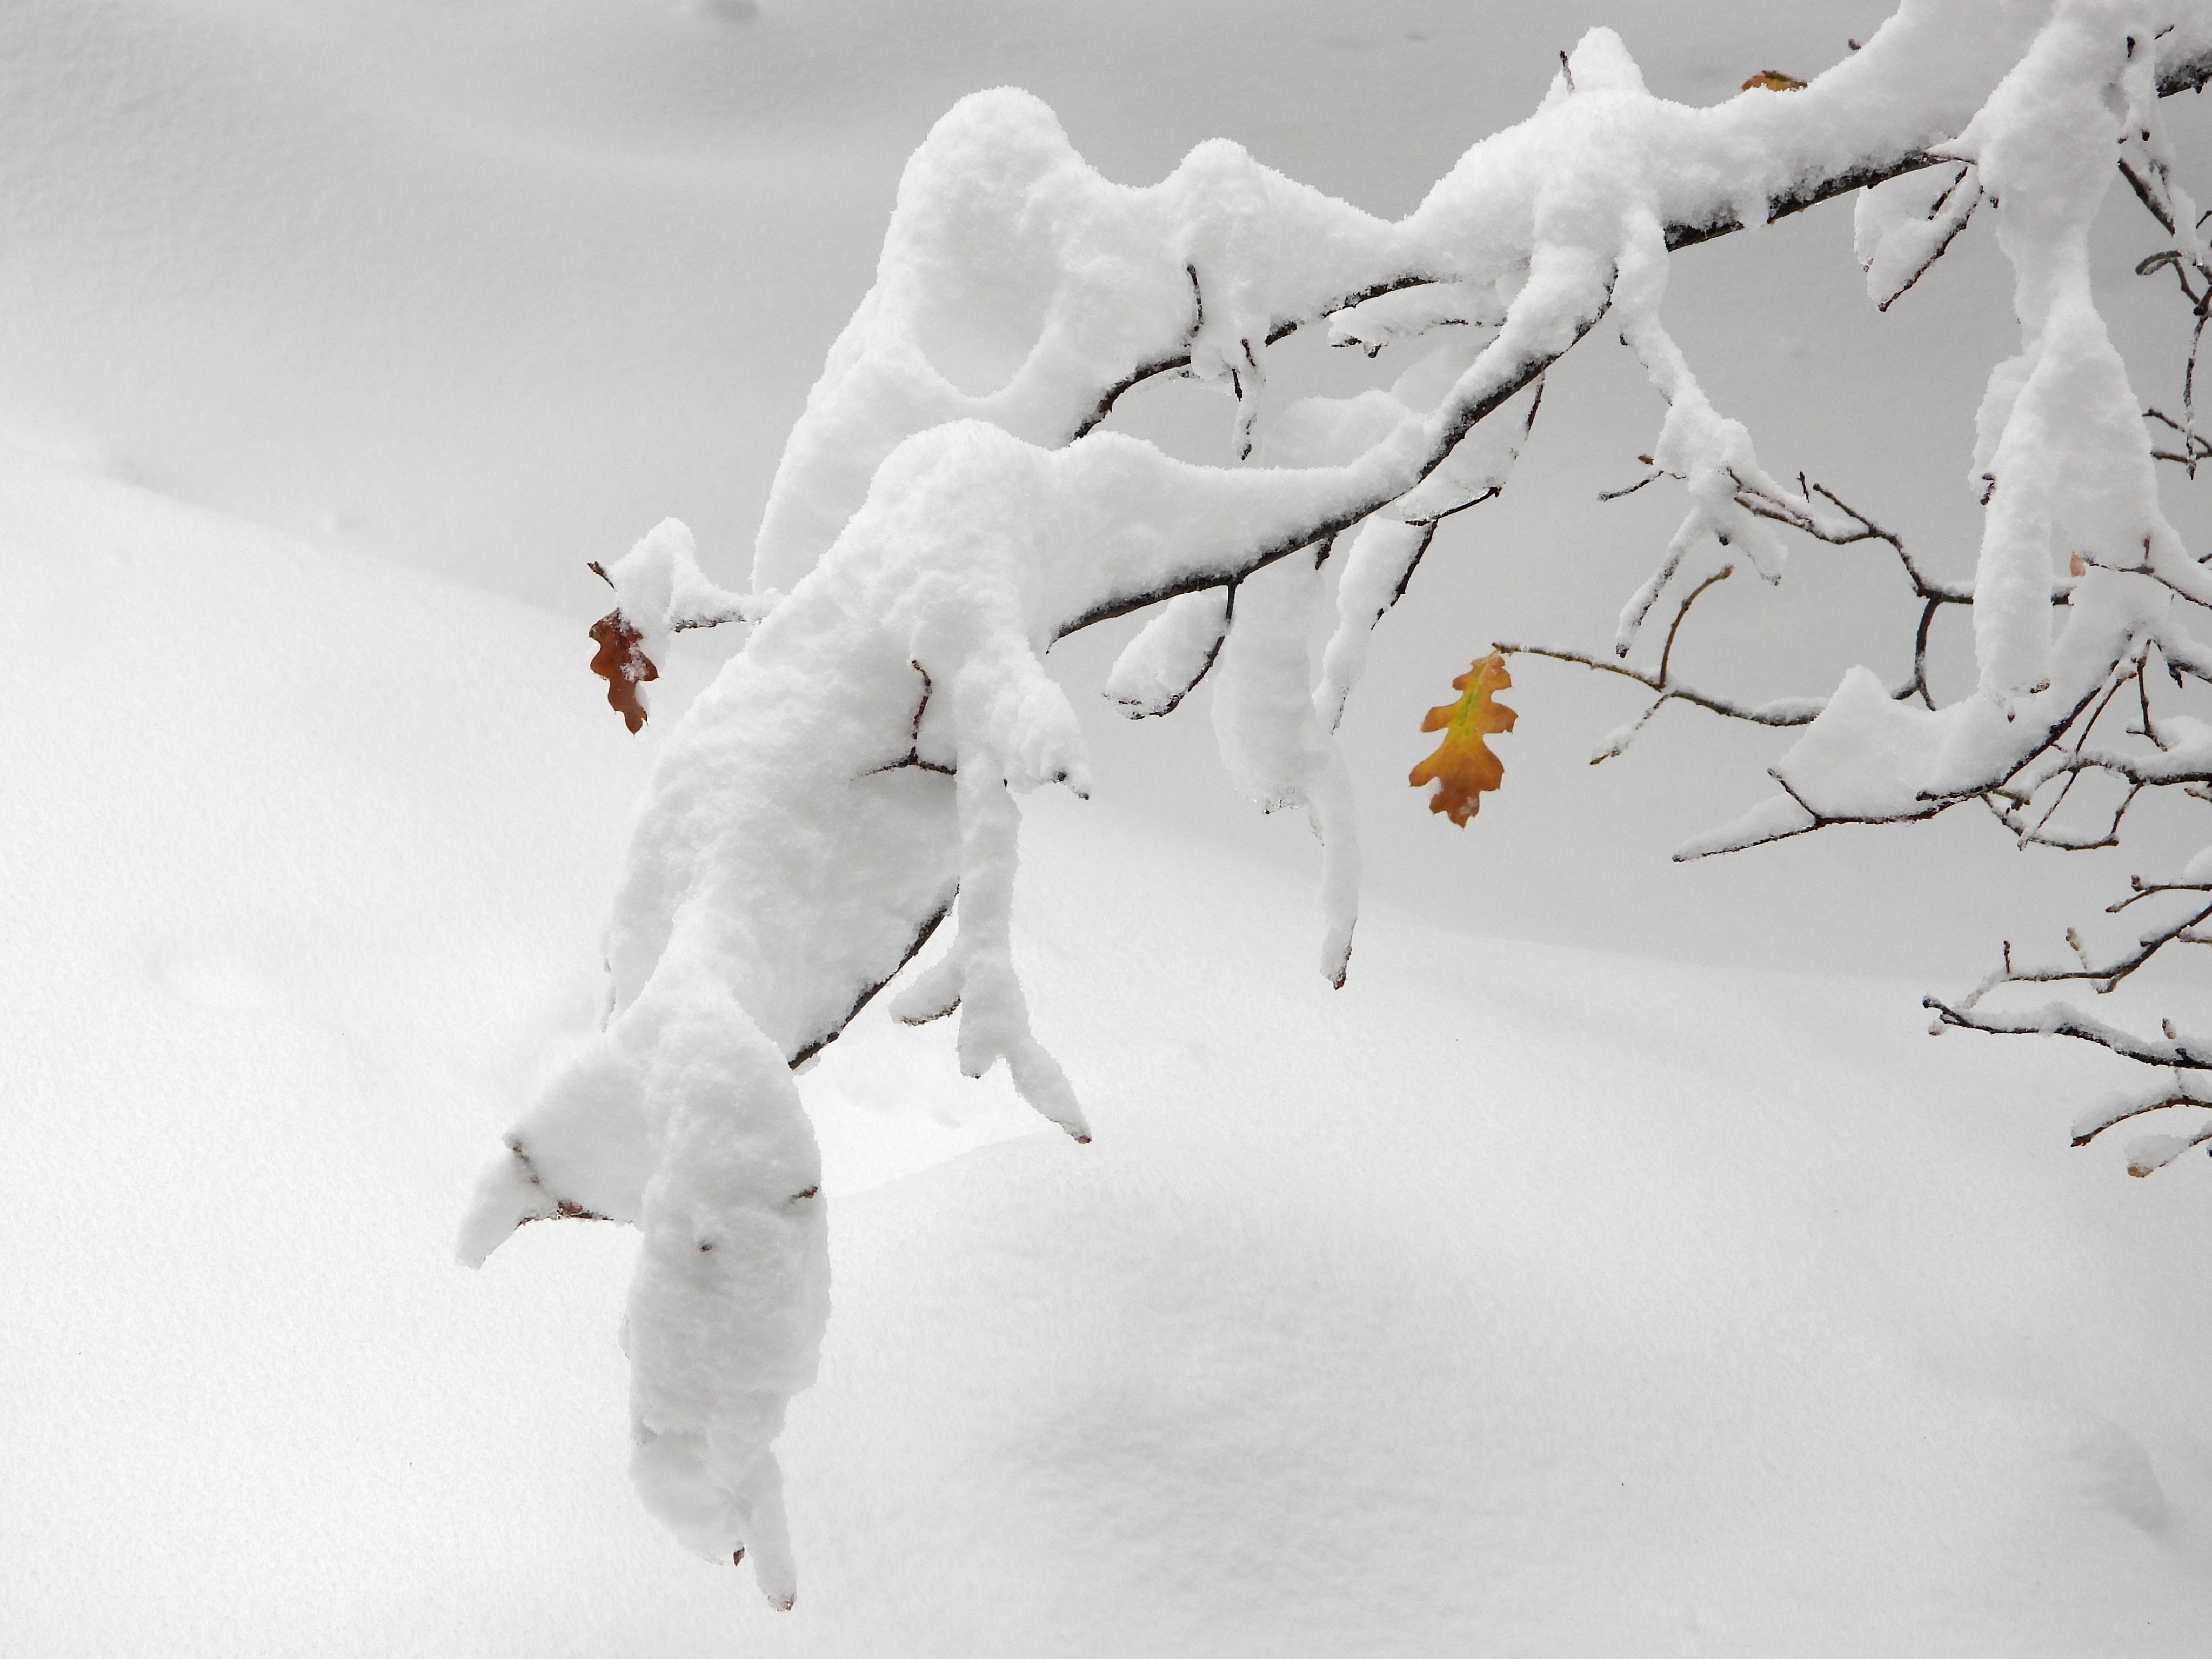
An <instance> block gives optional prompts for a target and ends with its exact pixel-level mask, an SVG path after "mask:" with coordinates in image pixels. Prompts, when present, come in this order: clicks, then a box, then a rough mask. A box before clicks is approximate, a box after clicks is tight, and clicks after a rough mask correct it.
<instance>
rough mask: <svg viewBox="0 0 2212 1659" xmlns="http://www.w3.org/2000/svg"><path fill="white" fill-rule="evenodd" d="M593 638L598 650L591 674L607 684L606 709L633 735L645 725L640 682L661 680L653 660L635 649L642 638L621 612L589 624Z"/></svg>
mask: <svg viewBox="0 0 2212 1659" xmlns="http://www.w3.org/2000/svg"><path fill="white" fill-rule="evenodd" d="M644 638H645V635H643V634H641V633H640V632H639V631H638V630H637V629H635V628H633V627H632V626H631V625H630V623H629V619H628V618H627V617H624V616H623V613H622V612H621V611H608V612H607V614H606V615H605V616H604V617H600V618H599V621H597V622H595V623H592V640H593V641H594V642H595V643H596V644H597V645H598V646H599V652H598V653H597V654H596V655H595V656H593V657H592V672H593V673H594V674H597V675H598V676H599V678H601V679H604V680H605V682H606V683H607V706H608V707H609V708H612V709H613V710H614V711H615V712H616V713H617V714H620V715H621V716H622V717H623V725H624V726H628V727H629V729H630V730H631V731H633V732H635V731H637V730H638V729H639V728H640V727H641V726H644V724H645V704H644V703H643V702H640V701H639V699H638V695H637V688H638V686H639V684H641V682H643V681H646V680H657V679H659V678H660V671H659V669H658V668H655V667H654V666H653V659H652V658H650V657H648V656H647V655H646V654H645V653H644V652H642V651H641V650H639V649H638V644H639V642H640V641H642V640H643V639H644Z"/></svg>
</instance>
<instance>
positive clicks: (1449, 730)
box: [1406, 651, 1520, 829]
mask: <svg viewBox="0 0 2212 1659" xmlns="http://www.w3.org/2000/svg"><path fill="white" fill-rule="evenodd" d="M1510 684H1513V676H1512V675H1510V674H1509V673H1507V672H1506V671H1505V659H1504V657H1502V656H1500V655H1499V654H1498V653H1497V652H1495V651H1493V652H1492V653H1490V654H1489V655H1488V656H1486V657H1481V658H1478V659H1476V661H1475V664H1474V666H1473V667H1472V668H1470V669H1468V671H1467V672H1466V673H1464V674H1462V675H1461V676H1460V677H1459V678H1457V679H1455V680H1454V681H1453V682H1452V690H1455V691H1463V692H1465V693H1466V694H1467V695H1466V696H1462V698H1461V699H1460V700H1459V701H1458V702H1448V703H1444V704H1443V705H1442V706H1441V707H1438V708H1431V710H1429V712H1428V714H1427V715H1426V716H1425V718H1424V719H1423V720H1422V721H1421V730H1422V731H1424V732H1443V734H1444V740H1443V743H1442V744H1439V745H1437V752H1436V753H1435V754H1433V755H1431V756H1430V757H1428V758H1427V759H1426V760H1425V761H1423V762H1422V763H1420V764H1419V766H1417V767H1415V768H1414V769H1413V774H1412V775H1411V776H1409V777H1408V778H1407V780H1406V781H1407V782H1408V783H1410V784H1412V785H1413V787H1414V788H1416V789H1419V788H1423V787H1425V786H1427V785H1429V784H1431V783H1433V784H1435V785H1436V786H1437V793H1435V795H1434V796H1432V797H1431V799H1430V801H1429V811H1431V812H1444V813H1449V815H1450V817H1451V821H1452V822H1453V823H1455V824H1457V825H1459V826H1460V828H1461V829H1465V828H1466V827H1467V821H1468V819H1469V818H1471V817H1474V815H1475V814H1476V813H1477V812H1479V811H1481V810H1482V792H1483V791H1484V790H1486V789H1495V788H1497V787H1498V785H1500V784H1501V783H1503V782H1504V781H1505V768H1504V766H1503V765H1502V764H1501V763H1499V761H1498V757H1497V756H1495V755H1493V754H1492V753H1491V752H1490V749H1489V746H1488V745H1487V744H1485V743H1484V742H1483V739H1484V738H1486V737H1491V736H1494V735H1495V734H1496V733H1498V732H1510V731H1511V730H1512V729H1513V722H1514V721H1515V720H1517V719H1519V718H1520V717H1519V716H1518V715H1517V714H1515V713H1514V712H1513V710H1511V709H1510V708H1507V707H1506V706H1505V705H1504V703H1502V702H1492V700H1491V695H1490V694H1491V693H1492V692H1493V691H1503V690H1504V689H1505V688H1506V687H1507V686H1509V685H1510Z"/></svg>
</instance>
